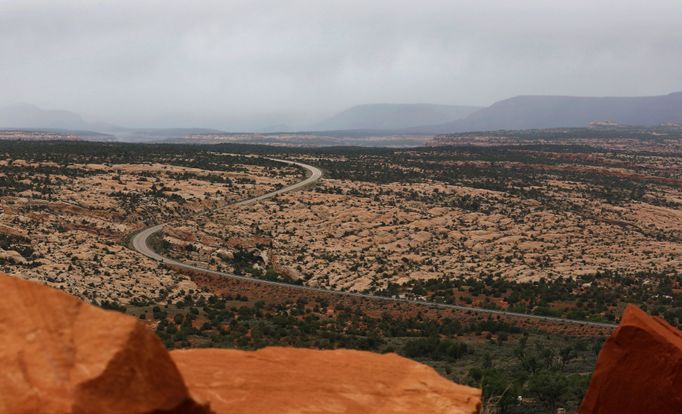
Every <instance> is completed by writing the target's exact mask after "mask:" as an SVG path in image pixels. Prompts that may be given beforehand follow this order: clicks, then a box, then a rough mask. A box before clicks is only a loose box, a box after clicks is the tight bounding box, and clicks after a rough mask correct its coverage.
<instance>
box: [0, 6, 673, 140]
mask: <svg viewBox="0 0 682 414" xmlns="http://www.w3.org/2000/svg"><path fill="white" fill-rule="evenodd" d="M680 18H682V3H680V2H679V0H648V1H632V0H629V1H628V0H621V1H618V2H614V1H610V0H608V1H607V0H577V1H571V2H559V1H551V2H549V1H542V0H515V1H510V0H486V1H480V0H479V1H473V0H472V1H461V0H456V1H455V0H450V1H439V0H422V1H419V2H416V1H414V0H410V1H404V0H372V1H366V0H365V1H355V0H343V1H324V0H309V1H295V0H256V1H254V0H248V1H241V0H230V1H224V0H223V1H211V0H205V1H192V2H188V1H173V0H164V1H156V0H149V1H139V0H137V1H128V0H114V1H92V0H80V1H76V0H70V1H61V0H54V1H50V2H44V1H33V0H12V1H3V0H0V56H2V58H1V59H0V90H2V94H0V105H1V104H5V105H6V104H11V103H15V102H30V103H34V104H37V105H40V106H43V107H47V108H63V109H69V110H73V111H77V112H80V113H83V114H85V115H89V116H90V117H91V118H97V119H104V120H109V121H111V122H117V123H123V124H131V125H164V126H180V125H184V126H190V125H199V124H201V125H205V126H213V127H222V128H225V127H238V126H239V125H240V122H241V123H242V124H243V125H246V124H248V123H249V122H252V123H254V124H257V123H258V122H265V121H263V119H264V118H265V117H267V118H268V120H269V121H270V120H272V119H276V118H273V117H271V115H273V114H279V115H281V116H280V118H281V119H282V122H287V121H290V120H291V119H292V116H294V118H293V119H300V120H302V121H304V120H305V118H306V117H310V118H314V117H317V116H321V115H323V114H325V113H329V112H333V111H335V110H338V109H342V108H344V107H347V106H350V105H355V104H361V103H373V102H431V103H452V104H473V105H486V104H489V103H492V102H493V101H495V100H498V99H503V98H506V97H509V96H513V95H518V94H565V95H620V96H623V95H649V94H663V93H667V92H671V91H674V90H682V78H680V75H679V68H680V67H682V34H681V33H682V32H680V29H679V22H680Z"/></svg>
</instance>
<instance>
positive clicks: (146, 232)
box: [131, 158, 616, 328]
mask: <svg viewBox="0 0 682 414" xmlns="http://www.w3.org/2000/svg"><path fill="white" fill-rule="evenodd" d="M266 159H268V160H270V161H276V162H281V163H285V164H289V165H295V166H297V167H299V168H303V169H305V170H306V171H307V172H308V173H309V175H308V176H307V178H306V179H304V180H303V181H299V182H297V183H295V184H291V185H289V186H286V187H283V188H280V189H278V190H275V191H272V192H269V193H267V194H263V195H260V196H258V197H254V198H249V199H246V200H242V201H239V202H237V203H234V204H231V205H229V206H226V207H220V208H219V209H217V210H220V209H225V208H231V207H239V206H244V205H248V204H253V203H257V202H259V201H263V200H267V199H270V198H273V197H275V196H277V195H279V194H284V193H288V192H291V191H296V190H300V189H302V188H304V187H306V186H309V185H311V184H314V183H316V182H317V181H318V180H319V179H320V178H322V171H321V170H320V169H319V168H317V167H313V166H312V165H308V164H304V163H301V162H295V161H289V160H282V159H277V158H266ZM203 214H205V213H203ZM166 224H168V223H162V224H157V225H154V226H151V227H147V228H145V229H143V230H141V231H140V232H138V233H136V234H135V235H134V236H133V237H132V239H131V245H132V247H133V249H135V250H137V251H138V252H139V253H141V254H143V255H145V256H147V257H149V258H151V259H154V260H156V261H158V262H161V263H163V264H167V265H170V266H174V267H176V268H180V269H184V270H189V271H194V272H201V273H205V274H211V275H216V276H222V277H228V278H232V279H241V280H247V281H249V282H253V283H261V284H266V285H272V286H281V287H285V288H287V289H300V290H303V291H309V292H318V293H327V294H335V295H343V296H349V297H357V298H365V299H371V300H380V301H386V302H400V303H408V304H418V305H424V306H430V307H434V308H440V309H455V310H460V311H468V312H476V313H482V314H489V315H503V316H512V317H517V318H523V319H534V320H539V321H547V322H557V323H566V324H575V325H583V326H594V327H600V328H615V327H616V325H614V324H610V323H602V322H591V321H581V320H575V319H565V318H557V317H552V316H541V315H532V314H526V313H517V312H508V311H502V310H493V309H485V308H477V307H469V306H460V305H448V304H444V303H435V302H428V301H424V300H415V299H403V298H393V297H386V296H378V295H372V294H367V293H356V292H344V291H340V290H333V289H323V288H315V287H309V286H301V285H294V284H289V283H282V282H274V281H270V280H262V279H256V278H253V277H247V276H240V275H235V274H233V273H225V272H219V271H216V270H211V269H206V268H202V267H197V266H194V265H190V264H186V263H182V262H178V261H176V260H173V259H171V258H168V257H164V256H161V255H160V254H158V253H157V252H155V251H154V250H153V249H152V248H151V247H150V246H149V243H148V240H149V237H151V236H152V235H153V234H155V233H158V232H159V231H161V230H162V229H163V227H164V226H165V225H166Z"/></svg>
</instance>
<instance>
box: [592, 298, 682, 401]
mask: <svg viewBox="0 0 682 414" xmlns="http://www.w3.org/2000/svg"><path fill="white" fill-rule="evenodd" d="M611 413H619V414H628V413H632V414H635V413H656V414H679V413H682V333H681V332H680V331H678V330H677V329H675V328H674V327H672V326H670V325H669V324H667V323H666V322H665V321H663V320H661V319H659V318H655V317H651V316H649V315H647V314H646V313H644V312H642V311H641V310H640V309H639V308H637V307H636V306H634V305H629V306H628V307H627V308H626V309H625V313H624V314H623V317H622V319H621V323H620V325H619V326H618V328H617V329H616V331H615V332H614V333H613V335H611V337H610V338H609V339H608V340H607V341H606V343H605V344H604V347H603V348H602V350H601V352H600V353H599V358H598V360H597V367H596V370H595V372H594V374H593V376H592V380H591V382H590V388H589V390H588V391H587V394H586V395H585V398H584V399H583V403H582V405H581V407H580V410H579V414H611Z"/></svg>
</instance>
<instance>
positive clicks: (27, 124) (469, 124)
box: [0, 92, 682, 142]
mask: <svg viewBox="0 0 682 414" xmlns="http://www.w3.org/2000/svg"><path fill="white" fill-rule="evenodd" d="M594 121H608V122H612V123H617V124H622V125H632V126H655V125H661V124H665V123H682V92H676V93H671V94H669V95H662V96H645V97H575V96H517V97H514V98H509V99H505V100H502V101H499V102H496V103H494V104H493V105H491V106H489V107H486V108H480V107H474V106H457V105H434V104H372V105H359V106H354V107H352V108H349V109H346V110H345V111H342V112H340V113H338V114H336V115H334V116H332V117H330V118H328V119H326V120H324V121H321V122H318V123H315V124H313V125H311V126H309V127H307V128H305V129H304V130H306V131H313V132H307V133H308V134H313V135H319V134H326V135H331V136H335V137H343V136H348V137H354V138H358V137H361V136H379V135H382V134H383V135H389V134H396V135H410V134H412V135H419V134H422V135H428V134H441V133H457V132H470V131H494V130H505V129H507V130H514V129H517V130H518V129H542V128H569V127H585V126H588V125H589V124H590V123H592V122H594ZM264 122H265V121H264ZM266 125H267V124H266ZM271 125H277V124H271ZM0 128H2V129H31V128H33V129H55V130H62V131H63V130H71V131H73V130H81V131H97V132H103V133H108V134H111V135H114V136H116V137H118V139H120V140H123V141H135V142H149V141H162V140H164V139H182V138H186V137H189V136H190V135H196V134H204V135H205V134H224V133H226V132H224V131H221V130H217V129H201V128H172V129H170V128H147V129H143V128H124V127H117V126H114V125H110V124H105V123H91V122H87V121H85V120H83V118H82V117H81V116H80V115H78V114H76V113H73V112H69V111H59V110H43V109H40V108H37V107H35V106H33V105H27V104H22V105H13V106H9V107H5V108H0ZM282 128H283V129H284V127H282ZM276 129H277V128H275V127H265V128H263V131H271V132H277V131H276Z"/></svg>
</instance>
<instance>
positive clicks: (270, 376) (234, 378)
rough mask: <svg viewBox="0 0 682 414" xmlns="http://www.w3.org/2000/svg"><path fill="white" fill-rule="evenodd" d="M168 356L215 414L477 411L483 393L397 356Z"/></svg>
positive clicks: (205, 352) (274, 352)
mask: <svg viewBox="0 0 682 414" xmlns="http://www.w3.org/2000/svg"><path fill="white" fill-rule="evenodd" d="M171 356H172V358H173V360H174V361H175V363H176V364H177V365H178V368H179V369H180V372H182V375H183V377H184V378H185V381H186V383H187V385H188V386H189V388H190V389H191V390H192V395H193V397H194V398H195V399H196V400H198V401H200V402H209V403H210V404H211V408H212V409H213V410H215V412H216V413H218V414H223V413H224V414H227V413H233V414H251V413H253V414H261V413H275V412H276V413H280V414H294V413H306V414H316V413H320V414H321V413H358V414H364V413H366V414H369V413H372V414H379V413H382V414H384V413H406V414H407V413H410V414H417V413H436V414H437V413H449V414H465V413H466V414H473V413H478V412H479V408H480V401H481V391H480V390H478V389H476V388H471V387H466V386H463V385H458V384H454V383H452V382H450V381H448V380H446V379H445V378H443V377H441V376H440V375H438V373H436V371H434V370H433V369H432V368H430V367H427V366H425V365H422V364H420V363H417V362H414V361H410V360H408V359H405V358H402V357H400V356H398V355H395V354H386V355H379V354H374V353H369V352H362V351H350V350H334V351H313V350H307V349H293V348H277V347H272V348H264V349H261V350H258V351H255V352H248V351H239V350H232V349H192V350H177V351H172V352H171Z"/></svg>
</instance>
